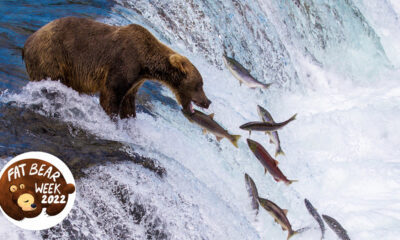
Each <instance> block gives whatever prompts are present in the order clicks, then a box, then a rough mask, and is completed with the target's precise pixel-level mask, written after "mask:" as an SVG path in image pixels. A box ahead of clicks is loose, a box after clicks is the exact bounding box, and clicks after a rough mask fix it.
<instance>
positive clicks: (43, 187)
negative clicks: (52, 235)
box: [0, 152, 76, 230]
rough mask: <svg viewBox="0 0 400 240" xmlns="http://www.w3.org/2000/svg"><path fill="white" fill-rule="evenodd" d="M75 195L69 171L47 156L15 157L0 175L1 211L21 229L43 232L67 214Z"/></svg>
mask: <svg viewBox="0 0 400 240" xmlns="http://www.w3.org/2000/svg"><path fill="white" fill-rule="evenodd" d="M75 195H76V193H75V180H74V177H73V176H72V173H71V171H70V170H69V168H68V167H67V165H65V163H64V162H62V161H61V160H60V159H58V158H57V157H55V156H53V155H51V154H48V153H44V152H28V153H24V154H21V155H18V156H16V157H15V158H13V159H12V160H11V161H10V162H8V163H7V164H6V166H5V167H4V168H3V169H2V171H1V172H0V206H1V211H2V212H3V214H4V215H5V216H6V217H7V219H8V220H10V221H11V222H12V223H14V224H15V225H17V226H19V227H21V228H24V229H29V230H43V229H47V228H51V227H53V226H54V225H56V224H58V223H60V222H61V221H62V220H63V219H64V218H65V217H66V216H67V215H68V213H69V212H70V211H71V209H72V206H73V204H74V201H75Z"/></svg>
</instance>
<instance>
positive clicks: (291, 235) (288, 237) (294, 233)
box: [287, 230, 300, 240]
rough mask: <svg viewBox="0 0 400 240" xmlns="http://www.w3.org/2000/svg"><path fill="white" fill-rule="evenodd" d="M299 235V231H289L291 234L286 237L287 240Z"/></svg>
mask: <svg viewBox="0 0 400 240" xmlns="http://www.w3.org/2000/svg"><path fill="white" fill-rule="evenodd" d="M299 233H300V231H298V230H297V231H291V232H289V235H288V236H287V240H289V239H290V238H291V237H293V236H294V235H296V234H299Z"/></svg>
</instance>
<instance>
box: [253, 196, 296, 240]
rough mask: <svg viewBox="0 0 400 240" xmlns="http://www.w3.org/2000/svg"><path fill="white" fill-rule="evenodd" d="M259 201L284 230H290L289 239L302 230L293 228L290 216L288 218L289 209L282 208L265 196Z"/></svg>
mask: <svg viewBox="0 0 400 240" xmlns="http://www.w3.org/2000/svg"><path fill="white" fill-rule="evenodd" d="M258 201H259V202H260V205H261V206H262V207H263V208H264V209H265V210H267V212H268V213H269V214H271V216H272V217H273V218H274V219H275V222H276V223H279V224H280V225H281V227H282V230H284V231H286V230H287V231H288V237H287V239H289V238H291V237H292V236H293V235H295V234H297V233H299V232H300V231H294V230H293V229H292V225H291V224H290V222H289V220H288V218H287V216H286V215H287V212H288V210H287V209H282V208H280V207H279V206H278V205H276V204H275V203H273V202H272V201H270V200H268V199H264V198H260V197H259V198H258Z"/></svg>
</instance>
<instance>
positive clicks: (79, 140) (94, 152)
mask: <svg viewBox="0 0 400 240" xmlns="http://www.w3.org/2000/svg"><path fill="white" fill-rule="evenodd" d="M39 109H41V106H40V105H38V106H36V105H30V107H29V108H20V107H17V106H15V104H14V103H8V104H2V105H1V106H0V156H2V155H6V156H15V155H18V154H21V153H24V152H27V151H44V152H48V153H51V154H53V155H55V156H57V157H59V158H60V159H62V160H63V161H64V162H65V163H66V164H67V165H68V166H69V167H70V169H71V171H72V172H73V174H74V176H75V177H76V178H79V177H81V176H83V175H84V172H83V171H82V170H83V169H86V168H88V167H90V166H96V165H101V164H106V163H113V162H120V161H132V162H134V163H137V164H140V165H142V166H143V167H144V168H146V169H149V170H151V171H153V172H154V173H155V174H157V175H158V176H160V177H162V176H163V175H164V174H165V169H164V168H163V167H161V166H159V164H158V162H157V161H156V160H154V159H149V158H146V157H143V156H141V155H139V154H137V153H134V152H130V153H127V152H126V151H124V150H123V148H124V147H126V146H125V145H124V144H122V143H120V142H117V141H111V140H104V139H99V138H98V137H96V136H94V135H92V134H90V133H87V132H85V131H84V130H82V129H79V128H77V127H75V126H73V125H72V124H68V123H65V122H62V121H60V120H58V119H57V116H58V114H57V113H54V116H55V117H54V118H48V117H45V116H42V115H40V114H38V113H36V112H34V111H33V110H39Z"/></svg>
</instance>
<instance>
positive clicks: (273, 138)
mask: <svg viewBox="0 0 400 240" xmlns="http://www.w3.org/2000/svg"><path fill="white" fill-rule="evenodd" d="M257 112H258V115H259V116H260V117H261V120H263V121H264V122H268V123H276V122H275V121H274V119H273V118H272V116H271V114H270V113H269V112H268V111H267V110H266V109H265V108H263V107H261V106H260V105H257ZM266 133H267V134H268V135H269V139H270V141H269V142H270V143H273V144H275V146H276V148H275V157H277V156H278V155H285V153H284V152H283V150H282V148H281V141H280V139H279V135H278V131H272V132H266Z"/></svg>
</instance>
